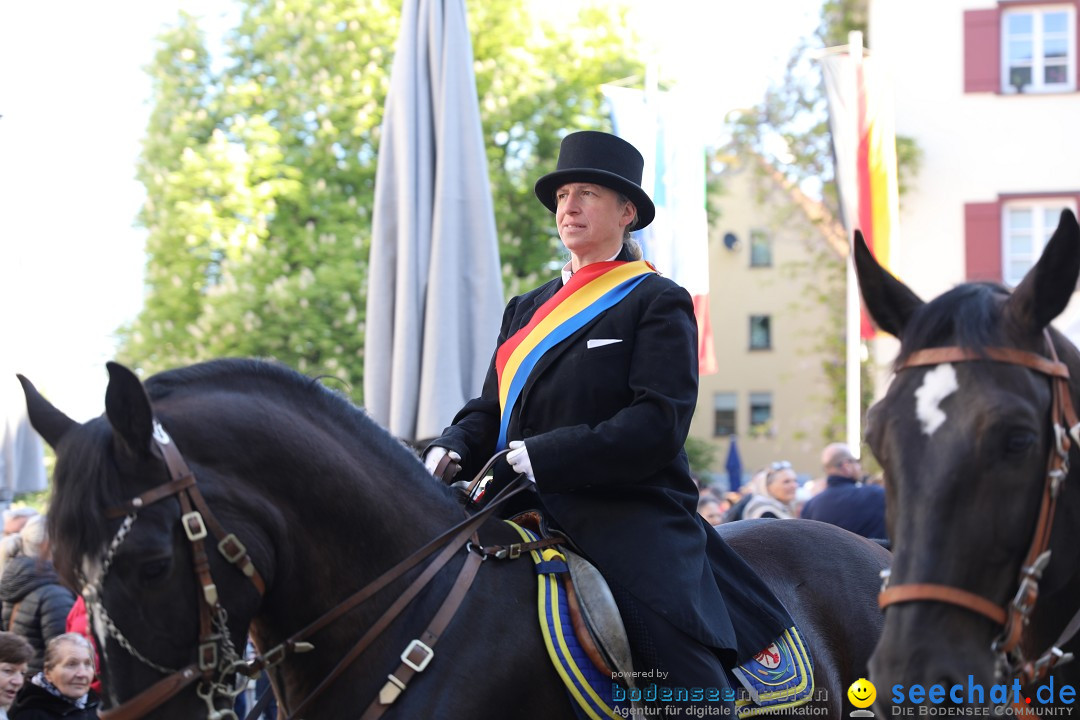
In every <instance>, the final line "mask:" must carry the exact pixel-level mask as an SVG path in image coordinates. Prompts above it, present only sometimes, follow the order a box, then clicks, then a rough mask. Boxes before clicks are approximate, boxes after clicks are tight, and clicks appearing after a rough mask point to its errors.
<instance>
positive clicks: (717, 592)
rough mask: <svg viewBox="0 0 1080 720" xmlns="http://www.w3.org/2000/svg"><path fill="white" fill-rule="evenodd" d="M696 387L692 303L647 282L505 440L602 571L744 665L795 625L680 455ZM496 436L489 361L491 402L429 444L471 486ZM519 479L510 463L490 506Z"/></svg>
mask: <svg viewBox="0 0 1080 720" xmlns="http://www.w3.org/2000/svg"><path fill="white" fill-rule="evenodd" d="M618 259H620V260H624V259H627V258H625V257H624V256H622V255H620V257H619V258H618ZM561 287H562V280H561V278H557V279H555V280H553V281H551V282H549V283H547V284H545V285H542V286H541V287H539V288H537V289H535V290H533V291H531V292H529V293H526V294H524V295H521V296H519V297H516V298H514V299H512V300H511V301H510V302H509V304H508V305H507V307H506V311H505V313H504V315H503V322H502V329H501V331H500V334H499V345H502V343H503V342H505V341H506V340H507V338H509V337H511V336H512V335H513V334H514V333H515V332H517V330H518V329H520V328H521V327H523V326H524V325H526V324H527V323H528V322H529V319H530V318H531V317H532V315H533V313H534V312H535V311H536V310H537V309H538V308H539V307H540V306H541V305H542V304H543V303H544V302H545V301H546V300H548V299H549V298H551V297H552V296H553V295H554V294H555V293H556V292H557V291H558V290H559V288H561ZM613 340H614V341H616V342H610V341H613ZM590 341H591V342H590ZM590 346H591V347H590ZM697 389H698V376H697V324H696V322H695V320H694V308H693V303H692V301H691V299H690V296H689V294H688V293H687V292H686V290H685V289H683V288H682V287H680V286H678V285H676V284H675V283H674V282H672V281H671V280H669V279H667V278H664V277H661V276H659V275H648V276H646V277H645V279H644V280H642V281H641V283H640V284H638V286H637V287H636V288H635V289H634V290H633V291H632V292H631V293H630V294H629V295H628V296H627V297H626V298H624V299H623V300H622V301H621V302H619V303H618V304H617V305H615V306H614V307H612V308H610V309H608V310H606V311H605V312H603V313H601V314H600V315H599V316H598V317H597V318H595V319H594V320H593V321H592V322H590V323H589V324H587V325H586V326H585V327H583V328H582V329H581V330H579V331H578V332H577V333H575V334H574V335H572V336H570V337H569V338H567V339H566V340H564V341H563V342H561V343H559V344H558V345H556V346H555V347H554V348H552V349H550V350H548V351H547V353H545V354H544V356H543V357H542V358H541V359H540V360H539V362H538V363H537V365H536V367H535V368H534V369H533V372H532V373H531V375H530V376H529V378H528V380H527V382H526V383H525V385H524V387H523V388H522V391H521V395H520V397H519V399H518V402H517V405H516V406H515V408H514V411H513V414H512V416H511V420H510V424H509V428H508V432H507V440H508V441H509V440H524V441H525V445H526V447H527V448H528V451H529V458H530V460H531V461H532V467H533V470H534V474H535V476H536V487H537V490H538V491H539V495H540V500H541V502H542V504H543V506H544V508H545V509H546V510H547V512H548V514H549V515H550V517H551V518H552V519H553V520H554V521H555V523H556V524H557V526H558V527H560V528H561V529H562V530H564V531H565V532H566V533H567V534H568V535H569V536H570V538H571V539H572V540H573V541H574V543H575V544H577V545H578V546H579V547H580V548H581V549H582V551H583V552H584V553H585V554H586V555H587V556H588V557H589V558H590V559H591V560H592V561H593V562H594V563H595V564H596V565H597V567H598V568H599V569H600V570H601V572H603V574H604V575H605V576H606V577H608V579H609V580H612V581H614V582H616V583H618V584H620V585H621V586H622V587H623V588H625V589H626V590H628V591H629V592H630V593H631V594H632V595H633V596H634V597H635V598H637V599H638V600H639V601H640V602H642V603H644V604H646V605H647V606H649V607H650V608H652V609H653V610H654V611H656V612H658V613H660V614H661V615H663V616H664V617H665V618H667V619H668V620H669V621H670V622H671V623H672V624H673V625H674V626H675V627H677V628H678V629H680V630H682V631H683V632H685V633H687V634H689V635H690V636H692V637H694V638H696V639H697V640H698V641H699V642H701V643H703V644H705V645H708V646H710V647H713V648H716V649H718V650H720V651H721V652H722V654H723V655H724V659H725V664H728V665H730V663H731V662H732V661H733V660H734V653H732V652H731V651H732V650H737V654H738V657H739V659H740V660H744V659H746V658H747V657H749V656H751V655H753V654H755V653H757V652H759V651H760V650H762V649H763V648H764V647H766V646H767V645H768V644H769V643H770V642H772V641H773V640H774V639H775V638H776V637H777V636H778V635H779V634H780V632H782V630H783V629H784V628H785V627H788V626H790V625H791V619H790V617H789V615H788V614H787V611H786V610H785V609H784V608H783V606H782V605H780V603H779V601H778V600H777V599H776V598H775V596H774V595H773V594H772V593H771V592H770V591H769V590H768V589H767V588H766V587H765V585H764V584H763V583H762V582H761V580H760V579H759V578H758V577H757V575H756V574H755V573H754V572H753V571H752V570H751V569H750V568H749V567H748V566H747V565H746V564H745V562H744V561H743V560H742V559H741V558H740V557H739V556H738V555H736V554H735V553H734V551H732V550H731V549H730V548H729V547H728V546H727V544H726V543H724V542H723V540H721V538H720V536H719V535H718V534H717V533H716V531H715V530H713V529H712V528H711V527H709V526H708V525H707V524H705V522H704V520H703V519H702V518H700V516H699V515H698V513H697V499H698V493H697V488H696V487H695V485H694V483H693V481H692V480H691V479H690V472H689V465H688V462H687V458H686V453H685V451H684V450H683V444H684V443H685V441H686V436H687V433H688V432H689V428H690V420H691V418H692V417H693V414H694V408H695V405H696V404H697ZM498 433H499V400H498V381H497V376H496V371H495V362H494V356H493V358H492V364H491V367H490V368H489V370H488V374H487V378H486V380H485V382H484V388H483V392H482V394H481V396H480V397H479V398H476V399H474V400H471V401H469V402H468V403H467V404H466V405H465V407H464V408H463V409H462V410H461V411H460V412H459V413H458V415H457V417H456V418H455V419H454V424H453V425H451V426H450V427H448V428H447V429H446V430H445V431H444V432H443V435H442V436H441V437H439V438H437V439H436V440H434V441H433V442H432V445H438V446H442V447H446V448H449V449H451V450H456V451H457V452H458V453H460V454H461V457H462V468H463V473H462V474H461V475H460V476H459V477H470V478H471V477H473V476H474V475H475V474H476V473H477V472H478V471H479V470H480V468H481V467H482V466H483V464H484V463H485V462H486V461H487V460H488V458H490V457H491V456H492V455H493V454H494V453H495V444H496V441H497V439H498ZM512 477H513V471H512V470H511V469H510V467H509V466H508V465H507V464H506V463H505V462H500V463H499V464H498V465H497V466H496V469H495V479H494V481H493V483H492V487H490V488H489V489H488V491H487V493H486V495H487V497H491V496H492V495H493V494H494V493H495V492H497V491H498V490H499V489H500V488H501V487H502V486H503V485H505V484H506V483H507V482H509V481H510V479H512ZM736 630H737V632H736Z"/></svg>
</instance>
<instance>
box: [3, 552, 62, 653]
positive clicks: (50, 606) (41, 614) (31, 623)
mask: <svg viewBox="0 0 1080 720" xmlns="http://www.w3.org/2000/svg"><path fill="white" fill-rule="evenodd" d="M0 601H3V603H4V609H3V614H2V616H0V622H2V623H3V628H2V629H4V630H9V631H11V632H14V633H18V634H19V635H22V636H23V637H24V638H26V639H27V641H28V642H29V643H30V644H31V645H32V646H33V648H34V657H32V658H31V659H30V662H29V664H28V669H29V671H30V672H31V673H36V672H38V671H39V670H41V669H42V664H43V660H44V658H45V643H46V642H47V641H48V640H49V638H52V637H55V636H57V635H61V634H63V633H64V632H65V631H66V629H67V616H68V613H69V612H70V611H71V606H72V605H74V604H75V593H73V592H71V591H70V590H68V589H67V588H66V587H64V586H63V585H61V584H60V579H59V578H58V577H57V575H56V570H55V569H54V568H53V566H52V563H50V562H48V561H46V560H35V559H33V558H29V557H15V558H12V559H11V560H9V561H8V564H7V566H6V567H5V568H4V575H3V578H2V579H0ZM12 611H14V613H15V616H14V618H13V617H12Z"/></svg>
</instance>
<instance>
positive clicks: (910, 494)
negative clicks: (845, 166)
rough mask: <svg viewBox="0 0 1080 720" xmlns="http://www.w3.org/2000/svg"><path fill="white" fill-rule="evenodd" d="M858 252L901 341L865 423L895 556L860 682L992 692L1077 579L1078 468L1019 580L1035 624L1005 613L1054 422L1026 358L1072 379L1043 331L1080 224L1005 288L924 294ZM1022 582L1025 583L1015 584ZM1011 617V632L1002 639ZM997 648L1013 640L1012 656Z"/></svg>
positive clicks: (864, 282) (1065, 221)
mask: <svg viewBox="0 0 1080 720" xmlns="http://www.w3.org/2000/svg"><path fill="white" fill-rule="evenodd" d="M855 264H856V270H857V273H858V278H859V285H860V289H861V291H862V295H863V299H864V301H865V304H866V308H867V310H868V311H869V313H870V315H871V316H872V317H873V319H874V320H875V322H876V323H877V324H878V326H879V327H880V328H881V329H882V330H884V331H886V332H888V333H890V334H892V335H895V336H896V337H897V338H899V339H900V343H901V344H900V352H899V355H898V357H897V360H896V366H895V367H896V370H897V372H896V375H895V377H894V379H893V381H892V383H891V384H890V386H889V388H888V391H887V393H886V395H885V397H884V398H883V399H882V400H881V401H880V402H878V403H877V404H876V405H875V406H874V407H873V408H871V410H870V412H869V414H868V417H867V428H866V438H867V442H868V443H869V445H870V447H871V449H872V450H873V452H874V455H875V456H876V457H877V459H878V460H879V461H880V462H881V465H882V467H883V468H884V471H885V479H886V493H887V523H888V528H889V535H890V538H891V540H892V547H893V553H894V554H893V565H892V568H891V574H890V576H889V577H888V581H887V582H888V587H889V588H890V590H889V592H887V593H883V596H882V597H883V604H885V605H887V606H888V607H887V608H886V617H885V628H884V632H883V635H882V638H881V641H880V643H879V644H878V647H877V649H876V651H875V654H874V656H873V658H872V660H871V665H870V668H871V679H872V681H873V682H874V683H875V684H877V685H878V687H879V692H880V693H881V695H882V696H883V699H884V698H887V697H889V696H890V695H895V694H896V693H895V692H894V691H892V690H891V689H892V688H894V687H895V686H897V685H901V686H904V688H910V687H911V686H912V685H913V684H919V685H922V687H923V688H926V689H928V688H930V687H932V686H934V685H941V686H942V687H943V689H944V691H945V692H946V697H945V702H946V703H949V702H953V703H956V702H959V700H958V698H957V697H955V696H954V697H949V696H948V694H947V693H948V692H949V690H950V688H952V687H954V686H956V685H960V686H962V687H963V688H964V690H963V692H962V693H960V695H961V696H963V701H964V702H969V701H970V700H971V698H969V696H968V690H967V688H968V685H969V683H975V684H981V685H982V687H984V688H986V689H987V690H989V688H990V687H991V686H992V685H993V684H994V683H995V682H1001V683H1004V682H1008V681H1009V679H1010V678H1009V677H1008V675H1009V674H1010V672H1011V668H1009V665H1008V663H1007V662H1005V661H1006V660H1008V661H1011V662H1012V663H1016V662H1019V661H1020V660H1021V658H1026V659H1027V660H1032V659H1034V655H1037V654H1038V653H1039V652H1041V651H1043V650H1046V649H1047V648H1048V647H1049V646H1050V645H1051V644H1053V642H1054V639H1055V638H1056V637H1057V633H1059V632H1060V631H1061V629H1062V627H1063V626H1064V625H1065V624H1066V622H1067V620H1068V617H1069V615H1071V612H1072V610H1073V609H1075V608H1074V607H1073V606H1074V605H1075V600H1073V602H1071V603H1070V611H1069V614H1068V615H1065V616H1064V617H1062V611H1061V610H1059V609H1058V608H1060V607H1061V604H1062V602H1063V600H1062V599H1061V598H1069V597H1072V598H1075V593H1076V590H1077V587H1078V586H1080V583H1078V574H1077V573H1076V567H1077V561H1078V559H1080V552H1078V551H1080V548H1078V545H1077V543H1076V541H1075V539H1073V538H1070V537H1069V533H1072V532H1075V529H1076V527H1077V521H1078V520H1080V489H1078V488H1075V487H1073V488H1069V487H1068V486H1069V485H1072V484H1074V483H1075V482H1076V480H1077V478H1074V477H1071V476H1070V477H1069V478H1068V479H1067V481H1066V482H1065V483H1064V486H1062V487H1061V490H1062V491H1063V492H1062V494H1061V500H1060V502H1057V503H1056V510H1055V511H1054V512H1053V513H1052V516H1051V517H1048V518H1047V519H1048V520H1052V521H1053V525H1052V528H1053V532H1052V535H1051V536H1050V538H1049V549H1050V550H1052V553H1051V555H1050V559H1049V564H1048V565H1047V566H1046V567H1045V569H1044V570H1043V571H1042V574H1041V579H1038V578H1030V577H1029V579H1034V580H1036V581H1037V586H1038V591H1039V595H1038V597H1039V598H1040V600H1039V602H1038V604H1037V606H1036V607H1035V608H1034V610H1033V611H1032V614H1031V616H1030V624H1028V623H1027V622H1026V621H1025V620H1024V619H1023V618H1022V617H1017V618H1012V619H1009V618H1008V612H1007V609H1008V607H1009V605H1010V603H1011V602H1012V600H1013V598H1014V596H1016V595H1017V594H1018V589H1019V587H1020V585H1021V580H1020V579H1021V570H1022V568H1023V567H1027V566H1028V565H1029V560H1030V558H1028V557H1027V556H1028V554H1029V551H1030V550H1031V549H1032V547H1033V539H1034V537H1035V535H1036V533H1037V524H1038V523H1039V518H1040V511H1041V506H1042V503H1043V502H1044V488H1046V487H1049V485H1050V484H1051V483H1050V482H1049V481H1048V479H1047V478H1048V467H1049V468H1051V469H1052V468H1053V467H1054V461H1051V462H1050V464H1049V466H1048V458H1052V453H1054V451H1055V443H1056V440H1055V431H1054V428H1053V423H1054V422H1057V421H1058V418H1057V417H1054V416H1053V414H1052V408H1053V407H1055V405H1054V400H1053V397H1054V391H1055V390H1054V382H1056V381H1055V380H1054V379H1053V378H1052V377H1051V376H1049V375H1047V374H1046V371H1047V367H1042V369H1041V370H1038V369H1033V368H1032V367H1029V366H1028V365H1026V364H1023V363H1025V362H1031V363H1034V364H1038V362H1039V358H1045V359H1046V360H1047V363H1046V365H1047V366H1048V367H1049V366H1050V362H1049V360H1050V358H1051V357H1053V356H1054V355H1055V354H1056V356H1057V357H1060V359H1061V361H1062V362H1063V363H1064V365H1065V366H1066V367H1067V368H1068V370H1069V372H1070V374H1071V376H1072V377H1073V378H1076V377H1078V376H1080V355H1078V354H1077V351H1076V349H1075V348H1074V347H1072V345H1071V344H1070V343H1069V342H1068V341H1067V340H1065V338H1064V337H1063V336H1062V335H1060V334H1059V333H1057V332H1056V331H1055V330H1053V329H1049V332H1048V333H1047V332H1046V331H1047V329H1048V326H1049V323H1050V321H1051V320H1053V319H1054V318H1055V317H1057V316H1058V315H1059V314H1060V313H1061V312H1062V311H1063V310H1064V309H1065V307H1066V305H1067V304H1068V302H1069V300H1070V298H1071V297H1072V294H1073V292H1074V290H1075V289H1076V285H1077V276H1078V274H1080V230H1078V227H1077V222H1076V219H1075V217H1074V216H1073V215H1072V213H1070V212H1068V211H1066V212H1064V213H1063V214H1062V217H1061V221H1060V224H1059V226H1058V229H1057V231H1056V232H1055V233H1054V235H1053V237H1052V238H1051V240H1050V241H1049V243H1048V244H1047V246H1046V248H1045V250H1044V252H1043V255H1042V257H1041V258H1040V260H1039V261H1038V263H1037V264H1036V265H1035V266H1034V267H1033V268H1032V269H1031V271H1030V272H1029V273H1028V274H1027V276H1026V277H1025V278H1024V280H1023V281H1022V282H1021V283H1020V284H1019V285H1018V286H1017V287H1016V289H1015V290H1014V291H1013V292H1012V293H1009V292H1008V290H1007V289H1005V288H1004V287H1002V286H998V285H992V284H985V283H970V284H965V285H960V286H958V287H956V288H954V289H953V290H951V291H949V292H947V293H945V294H943V295H941V296H940V297H938V298H936V299H934V300H932V301H930V302H928V303H926V302H923V301H922V300H921V299H919V297H918V296H916V295H915V293H913V292H912V291H911V290H910V289H909V288H908V287H907V286H906V285H904V284H903V283H902V282H900V281H899V280H897V279H896V278H895V277H893V276H892V275H890V274H889V273H888V272H887V271H886V270H885V269H883V268H882V267H881V266H880V265H879V264H878V263H877V262H876V260H875V259H874V257H873V255H872V254H871V253H870V251H869V250H868V249H867V247H866V245H865V243H864V242H863V240H862V238H861V236H859V235H858V234H857V236H856V243H855ZM1047 338H1051V340H1050V342H1052V345H1053V347H1052V348H1051V347H1048V341H1047ZM946 348H948V350H946ZM930 349H936V350H934V351H933V352H928V351H929V350H930ZM1016 351H1019V352H1016ZM1033 356H1039V357H1033ZM1058 367H1060V366H1058ZM1072 382H1073V383H1075V382H1076V381H1075V380H1074V381H1072ZM1059 392H1062V395H1068V398H1067V400H1068V401H1071V402H1072V403H1073V404H1075V403H1076V402H1077V400H1078V398H1077V396H1076V393H1075V392H1074V388H1069V387H1067V386H1066V385H1065V383H1064V381H1061V382H1060V385H1059ZM1066 442H1068V440H1066ZM1062 459H1064V458H1062ZM1068 459H1069V460H1071V461H1072V462H1073V464H1074V467H1075V463H1076V462H1078V461H1080V457H1078V453H1077V449H1076V447H1075V444H1074V447H1073V448H1072V450H1071V452H1070V453H1068ZM1059 464H1060V463H1059ZM1066 467H1067V463H1066ZM1074 474H1075V473H1074ZM1048 507H1055V506H1054V505H1053V504H1050V505H1048ZM1048 514H1049V513H1048ZM1030 564H1034V563H1030ZM1031 589H1032V588H1031V586H1028V585H1025V592H1027V591H1030V590H1031ZM1054 596H1057V599H1055V597H1054ZM1002 616H1004V618H1005V619H1004V620H1003V619H1002ZM1010 623H1011V624H1010ZM1006 624H1010V625H1009V627H1010V632H1011V631H1012V630H1016V636H1015V637H1016V638H1019V644H1016V643H1015V642H1009V641H1008V638H1006V637H1005V635H1006V634H1008V633H1006V632H1005V630H1004V629H1003V627H1004V626H1005V625H1006ZM1010 646H1015V647H1010ZM1002 651H1009V652H1008V657H1007V658H1006V656H1005V654H1003V652H1002ZM1003 670H1005V672H1003ZM969 676H970V678H969ZM886 689H890V690H889V692H886ZM902 692H903V691H901V696H903V695H902ZM1009 700H1010V701H1011V700H1012V697H1011V696H1010V698H1009ZM986 701H989V698H986V699H985V700H982V701H980V700H978V699H977V696H976V698H975V702H976V704H978V703H979V702H986Z"/></svg>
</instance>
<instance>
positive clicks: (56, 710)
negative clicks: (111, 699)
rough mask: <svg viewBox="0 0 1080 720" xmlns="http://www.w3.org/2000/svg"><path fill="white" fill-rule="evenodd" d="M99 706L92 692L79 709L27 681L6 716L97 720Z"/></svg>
mask: <svg viewBox="0 0 1080 720" xmlns="http://www.w3.org/2000/svg"><path fill="white" fill-rule="evenodd" d="M100 704H101V701H100V700H99V699H98V696H97V693H95V692H94V691H93V690H91V691H90V697H88V698H87V701H86V707H84V708H81V709H80V708H78V707H76V706H75V704H74V703H72V702H70V701H68V700H65V699H64V698H60V697H57V696H55V695H53V694H51V693H50V692H49V691H47V690H45V689H44V688H40V687H38V686H37V685H34V684H33V683H32V682H30V681H29V680H27V681H26V684H25V685H23V686H22V690H20V691H19V694H18V695H17V696H16V697H15V703H14V704H13V705H12V706H11V709H10V710H9V711H8V715H9V716H10V717H11V720H55V718H64V720H97V717H98V713H97V711H98V706H99V705H100Z"/></svg>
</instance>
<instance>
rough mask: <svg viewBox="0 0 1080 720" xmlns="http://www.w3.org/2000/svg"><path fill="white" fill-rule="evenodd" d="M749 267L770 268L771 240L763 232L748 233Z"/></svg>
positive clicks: (752, 231) (753, 231)
mask: <svg viewBox="0 0 1080 720" xmlns="http://www.w3.org/2000/svg"><path fill="white" fill-rule="evenodd" d="M750 267H772V238H770V237H769V236H768V235H767V234H766V233H765V231H764V230H751V231H750Z"/></svg>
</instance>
